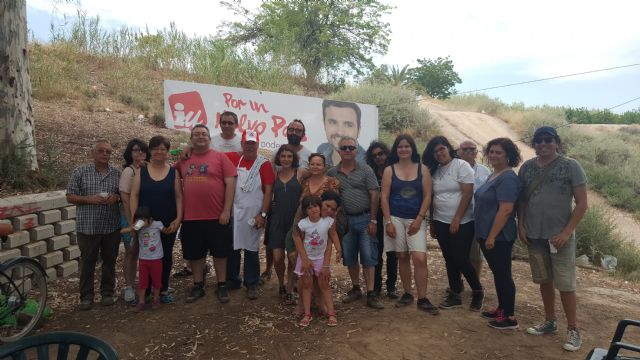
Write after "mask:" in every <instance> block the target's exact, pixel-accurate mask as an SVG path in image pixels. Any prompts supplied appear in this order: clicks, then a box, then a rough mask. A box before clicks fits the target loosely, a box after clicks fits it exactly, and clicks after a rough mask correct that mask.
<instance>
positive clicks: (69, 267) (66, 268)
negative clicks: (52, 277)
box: [56, 260, 78, 277]
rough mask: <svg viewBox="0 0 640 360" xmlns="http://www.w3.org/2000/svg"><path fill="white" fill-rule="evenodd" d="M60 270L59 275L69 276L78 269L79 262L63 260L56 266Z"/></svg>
mask: <svg viewBox="0 0 640 360" xmlns="http://www.w3.org/2000/svg"><path fill="white" fill-rule="evenodd" d="M56 269H57V270H58V277H67V276H69V275H71V274H74V273H76V272H77V271H78V262H77V261H75V260H71V261H66V262H63V263H62V264H60V265H57V266H56Z"/></svg>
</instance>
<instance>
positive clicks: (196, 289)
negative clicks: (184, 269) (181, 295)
mask: <svg viewBox="0 0 640 360" xmlns="http://www.w3.org/2000/svg"><path fill="white" fill-rule="evenodd" d="M203 296H204V289H203V288H202V287H201V286H198V285H194V286H193V287H192V288H191V294H189V297H188V298H187V300H186V301H187V303H192V302H195V301H196V300H198V299H200V298H201V297H203Z"/></svg>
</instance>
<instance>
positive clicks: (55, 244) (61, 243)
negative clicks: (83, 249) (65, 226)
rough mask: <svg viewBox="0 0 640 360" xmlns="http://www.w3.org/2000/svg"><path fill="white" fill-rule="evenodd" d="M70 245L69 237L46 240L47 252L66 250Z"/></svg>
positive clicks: (60, 236) (63, 236)
mask: <svg viewBox="0 0 640 360" xmlns="http://www.w3.org/2000/svg"><path fill="white" fill-rule="evenodd" d="M70 244H71V242H70V240H69V235H66V234H65V235H59V236H54V237H52V238H51V239H47V251H55V250H60V249H62V248H66V247H67V246H69V245H70Z"/></svg>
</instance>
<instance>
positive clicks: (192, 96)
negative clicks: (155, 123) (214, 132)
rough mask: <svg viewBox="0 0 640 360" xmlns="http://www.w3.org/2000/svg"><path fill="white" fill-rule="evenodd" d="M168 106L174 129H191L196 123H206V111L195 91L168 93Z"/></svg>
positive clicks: (198, 94)
mask: <svg viewBox="0 0 640 360" xmlns="http://www.w3.org/2000/svg"><path fill="white" fill-rule="evenodd" d="M169 108H171V116H172V117H173V126H174V128H176V129H192V128H193V127H194V126H195V125H196V124H203V125H207V113H206V111H205V109H204V103H203V102H202V97H201V96H200V93H198V92H197V91H189V92H185V93H178V94H172V95H170V96H169Z"/></svg>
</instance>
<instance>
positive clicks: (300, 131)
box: [287, 128, 304, 135]
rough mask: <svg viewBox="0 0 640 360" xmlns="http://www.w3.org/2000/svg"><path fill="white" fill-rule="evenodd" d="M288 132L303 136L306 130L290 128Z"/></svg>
mask: <svg viewBox="0 0 640 360" xmlns="http://www.w3.org/2000/svg"><path fill="white" fill-rule="evenodd" d="M287 132H288V133H294V134H299V135H302V133H304V130H303V129H294V128H288V129H287Z"/></svg>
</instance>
